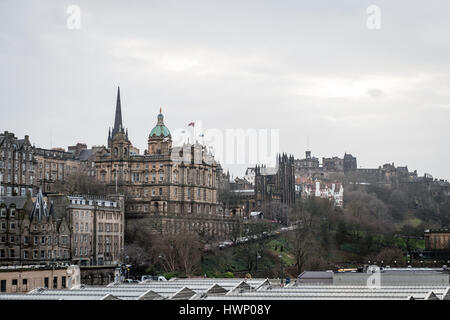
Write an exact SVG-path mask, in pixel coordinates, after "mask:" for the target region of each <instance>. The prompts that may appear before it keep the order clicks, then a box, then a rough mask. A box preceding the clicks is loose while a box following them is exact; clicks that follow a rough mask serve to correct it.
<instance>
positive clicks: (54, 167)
mask: <svg viewBox="0 0 450 320" xmlns="http://www.w3.org/2000/svg"><path fill="white" fill-rule="evenodd" d="M34 156H35V158H36V162H37V167H36V172H37V177H36V184H35V189H40V188H42V191H43V192H45V193H49V192H57V191H58V190H56V189H55V183H56V182H58V181H59V182H61V181H66V180H67V178H68V177H69V176H70V175H71V174H73V173H76V172H79V171H80V161H79V160H78V158H77V157H76V156H75V155H74V154H73V153H72V152H66V151H64V150H57V149H42V148H36V149H35V150H34Z"/></svg>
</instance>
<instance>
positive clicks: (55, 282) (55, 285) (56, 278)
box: [53, 277, 58, 289]
mask: <svg viewBox="0 0 450 320" xmlns="http://www.w3.org/2000/svg"><path fill="white" fill-rule="evenodd" d="M57 288H58V277H53V289H57Z"/></svg>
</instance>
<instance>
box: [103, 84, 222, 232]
mask: <svg viewBox="0 0 450 320" xmlns="http://www.w3.org/2000/svg"><path fill="white" fill-rule="evenodd" d="M121 110H122V109H121V100H120V92H118V95H117V102H116V113H115V122H114V128H113V129H112V130H111V129H110V130H109V133H108V146H109V147H108V148H103V149H102V150H100V151H99V152H97V157H96V161H95V166H96V171H97V172H96V177H97V181H98V182H101V183H104V184H107V185H108V187H109V189H110V190H111V192H116V191H120V192H121V193H124V194H125V195H126V198H127V201H126V202H127V205H126V214H127V219H133V218H146V219H149V220H151V221H152V222H153V226H154V227H155V228H156V230H158V231H161V232H162V231H164V230H172V231H174V230H179V229H180V228H185V227H186V228H189V229H202V228H204V226H205V225H207V226H208V228H205V229H208V230H211V233H215V232H217V233H223V232H226V230H227V228H229V227H228V225H227V221H225V219H223V217H222V216H221V215H220V216H219V215H218V214H217V213H216V203H217V199H216V192H217V186H216V170H217V164H216V162H215V160H214V158H213V156H212V155H211V154H210V153H209V152H208V151H207V148H206V147H205V146H203V145H200V144H199V143H194V144H184V145H183V146H179V147H173V146H172V136H171V133H170V130H169V128H168V127H167V126H166V125H165V123H164V115H163V114H162V112H161V110H160V113H159V114H158V116H157V122H156V125H155V126H154V127H153V128H152V129H151V131H150V133H149V135H148V139H147V149H146V150H145V151H144V154H142V155H140V154H137V152H131V150H133V145H132V143H131V141H130V140H129V138H128V131H126V130H125V129H124V127H123V124H122V112H121ZM216 220H217V221H216ZM147 221H148V220H147ZM210 224H212V225H211V226H210ZM217 224H220V226H218V225H217Z"/></svg>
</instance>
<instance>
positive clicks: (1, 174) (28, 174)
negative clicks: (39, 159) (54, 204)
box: [0, 131, 36, 196]
mask: <svg viewBox="0 0 450 320" xmlns="http://www.w3.org/2000/svg"><path fill="white" fill-rule="evenodd" d="M35 181H36V180H35V159H34V157H33V147H32V146H31V143H30V140H29V137H28V136H25V138H24V139H18V138H16V137H15V135H14V134H13V133H11V132H8V131H5V132H4V133H0V196H25V195H26V192H27V191H30V192H32V190H33V186H34V184H35Z"/></svg>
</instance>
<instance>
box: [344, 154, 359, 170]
mask: <svg viewBox="0 0 450 320" xmlns="http://www.w3.org/2000/svg"><path fill="white" fill-rule="evenodd" d="M357 168H358V164H357V162H356V157H354V156H352V155H351V154H349V153H347V152H346V153H345V154H344V170H346V171H347V170H356V169H357Z"/></svg>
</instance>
